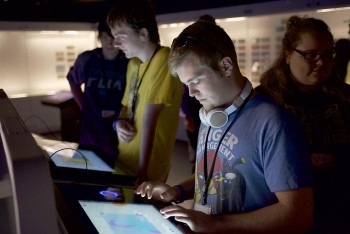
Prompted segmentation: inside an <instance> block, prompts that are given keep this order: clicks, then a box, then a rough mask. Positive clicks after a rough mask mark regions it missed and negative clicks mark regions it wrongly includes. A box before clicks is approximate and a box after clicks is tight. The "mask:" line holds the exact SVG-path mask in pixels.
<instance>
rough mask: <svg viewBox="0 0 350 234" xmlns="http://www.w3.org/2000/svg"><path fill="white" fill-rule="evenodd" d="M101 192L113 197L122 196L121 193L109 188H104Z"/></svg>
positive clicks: (103, 194)
mask: <svg viewBox="0 0 350 234" xmlns="http://www.w3.org/2000/svg"><path fill="white" fill-rule="evenodd" d="M100 194H101V195H102V196H105V197H111V198H114V197H119V196H120V194H119V193H116V192H112V191H108V190H102V191H100Z"/></svg>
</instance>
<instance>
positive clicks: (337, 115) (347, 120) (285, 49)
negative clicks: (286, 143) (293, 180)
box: [257, 16, 350, 234]
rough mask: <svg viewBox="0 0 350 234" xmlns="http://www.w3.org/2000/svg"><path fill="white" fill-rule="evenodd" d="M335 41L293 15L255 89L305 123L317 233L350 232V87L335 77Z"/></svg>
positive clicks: (324, 29) (316, 24)
mask: <svg viewBox="0 0 350 234" xmlns="http://www.w3.org/2000/svg"><path fill="white" fill-rule="evenodd" d="M333 45H334V42H333V36H332V33H331V32H330V29H329V27H328V26H327V24H326V23H325V22H323V21H322V20H319V19H315V18H307V17H305V18H300V17H297V16H292V17H290V18H289V20H288V22H287V28H286V32H285V35H284V38H283V45H282V50H281V53H280V56H279V58H278V59H277V61H276V62H275V63H274V65H273V66H272V67H271V68H270V69H269V70H267V71H266V72H265V73H264V74H263V75H262V76H261V85H260V86H259V87H257V90H258V91H260V92H261V93H264V94H266V95H267V96H269V97H271V98H272V99H273V100H274V101H276V102H277V103H278V104H280V105H281V106H283V107H285V108H287V109H288V110H289V111H291V112H292V113H293V114H294V115H295V116H296V117H297V118H298V119H299V120H300V121H301V123H302V124H303V126H304V130H305V132H306V134H307V137H308V141H309V146H310V149H311V161H312V166H313V175H314V189H315V190H314V198H315V219H314V221H315V222H314V230H313V233H338V234H339V233H350V227H349V225H348V224H347V223H348V218H349V214H348V212H349V210H350V192H349V191H350V182H349V181H350V90H349V86H347V85H346V84H344V83H343V82H340V81H339V80H338V79H336V77H335V76H333V75H334V74H335V73H334V72H333V71H334V70H333V67H334V56H335V50H334V47H333Z"/></svg>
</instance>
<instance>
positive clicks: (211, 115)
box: [206, 108, 228, 128]
mask: <svg viewBox="0 0 350 234" xmlns="http://www.w3.org/2000/svg"><path fill="white" fill-rule="evenodd" d="M206 119H207V122H208V123H209V125H210V126H212V127H213V128H221V127H223V126H225V125H226V123H227V121H228V115H227V113H226V112H225V110H224V109H218V108H217V109H214V110H211V111H209V112H208V113H207V115H206Z"/></svg>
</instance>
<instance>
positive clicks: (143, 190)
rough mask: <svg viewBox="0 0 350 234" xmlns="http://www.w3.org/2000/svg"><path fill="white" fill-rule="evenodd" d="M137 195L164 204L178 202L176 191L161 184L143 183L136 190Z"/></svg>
mask: <svg viewBox="0 0 350 234" xmlns="http://www.w3.org/2000/svg"><path fill="white" fill-rule="evenodd" d="M136 194H138V195H141V197H145V196H147V198H148V199H152V198H153V199H156V200H159V201H163V202H173V201H176V195H177V193H176V189H175V188H173V187H172V186H170V185H167V184H165V183H161V182H152V181H147V182H143V183H142V184H141V185H140V186H139V187H138V188H137V190H136Z"/></svg>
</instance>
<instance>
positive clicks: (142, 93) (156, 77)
mask: <svg viewBox="0 0 350 234" xmlns="http://www.w3.org/2000/svg"><path fill="white" fill-rule="evenodd" d="M169 51H170V50H169V48H167V47H161V48H160V49H159V50H158V51H157V53H156V54H155V55H154V56H153V58H152V59H150V60H149V61H147V62H144V63H140V60H139V59H137V58H133V59H131V60H130V62H129V64H128V70H127V83H126V89H125V93H124V97H123V100H122V103H123V105H124V106H128V109H131V105H132V103H133V96H134V92H135V89H136V90H137V93H138V98H137V102H136V109H135V115H134V123H135V127H136V130H137V134H136V136H135V137H134V138H133V139H132V140H131V141H130V142H128V143H121V142H119V146H118V149H119V156H118V161H119V162H121V163H122V164H124V165H125V166H127V167H128V168H129V169H131V170H132V172H133V173H134V174H135V175H137V173H138V165H139V157H140V144H141V129H142V119H143V113H144V108H145V105H146V104H165V107H164V109H163V110H162V112H161V114H160V116H159V119H158V121H157V126H156V130H155V137H154V145H153V150H152V156H151V160H150V163H149V168H148V176H149V178H150V179H151V180H161V181H165V180H166V178H167V176H168V174H169V171H170V167H171V160H172V151H173V147H174V143H175V138H176V133H177V127H178V119H179V108H180V103H181V97H182V92H183V85H182V84H181V82H180V80H179V79H178V78H175V77H172V76H171V75H170V73H169V70H168V65H167V60H168V57H169ZM148 63H150V64H149V65H148ZM145 71H146V73H145ZM141 78H142V79H141ZM140 80H142V81H141V85H140V87H139V89H137V85H138V84H139V82H140ZM135 81H137V85H136V86H135Z"/></svg>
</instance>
